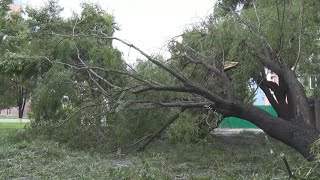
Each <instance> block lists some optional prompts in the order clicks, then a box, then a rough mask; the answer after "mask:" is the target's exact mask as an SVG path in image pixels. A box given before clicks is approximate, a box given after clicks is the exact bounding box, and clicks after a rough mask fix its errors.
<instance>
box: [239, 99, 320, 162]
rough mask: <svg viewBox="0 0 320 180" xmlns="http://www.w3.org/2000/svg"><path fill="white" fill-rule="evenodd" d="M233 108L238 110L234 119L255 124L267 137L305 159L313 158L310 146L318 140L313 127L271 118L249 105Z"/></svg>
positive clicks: (301, 121) (301, 120) (300, 121)
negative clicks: (295, 151) (285, 145)
mask: <svg viewBox="0 0 320 180" xmlns="http://www.w3.org/2000/svg"><path fill="white" fill-rule="evenodd" d="M234 108H237V109H239V111H238V113H237V114H236V117H239V118H242V119H246V120H248V121H249V122H251V123H253V124H255V125H256V126H258V127H259V128H261V129H262V130H263V131H264V132H265V133H266V134H268V135H269V136H271V137H273V138H275V139H277V140H279V141H281V142H283V143H285V144H287V145H288V146H290V147H292V148H294V149H295V150H297V151H298V152H299V153H300V154H301V155H302V156H303V157H305V158H306V159H308V160H311V159H312V158H313V155H312V154H311V153H310V146H311V145H312V144H313V143H314V142H315V141H316V140H317V139H318V138H319V133H318V131H317V130H316V128H315V127H314V126H310V125H309V124H308V123H305V122H307V121H306V120H303V119H298V120H295V121H288V120H285V119H282V118H277V117H272V116H271V115H270V114H268V113H267V112H265V111H263V110H261V109H259V108H257V107H254V106H250V105H245V106H244V105H238V104H235V105H234ZM297 122H299V123H297Z"/></svg>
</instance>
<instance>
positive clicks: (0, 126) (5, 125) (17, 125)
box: [0, 122, 27, 129]
mask: <svg viewBox="0 0 320 180" xmlns="http://www.w3.org/2000/svg"><path fill="white" fill-rule="evenodd" d="M26 124H27V123H12V122H0V129H17V128H24V126H25V125H26Z"/></svg>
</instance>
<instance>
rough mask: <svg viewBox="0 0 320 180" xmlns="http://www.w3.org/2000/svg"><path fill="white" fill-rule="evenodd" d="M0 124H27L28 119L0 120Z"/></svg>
mask: <svg viewBox="0 0 320 180" xmlns="http://www.w3.org/2000/svg"><path fill="white" fill-rule="evenodd" d="M0 122H7V123H10V122H11V123H29V122H30V120H29V119H0Z"/></svg>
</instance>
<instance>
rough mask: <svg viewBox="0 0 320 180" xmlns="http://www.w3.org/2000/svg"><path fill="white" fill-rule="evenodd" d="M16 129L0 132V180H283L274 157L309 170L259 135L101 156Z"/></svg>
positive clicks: (283, 172) (294, 155) (298, 158)
mask: <svg viewBox="0 0 320 180" xmlns="http://www.w3.org/2000/svg"><path fill="white" fill-rule="evenodd" d="M22 131H23V130H15V131H14V132H11V131H10V130H5V131H4V130H2V131H1V130H0V167H1V168H0V179H115V180H118V179H129V180H130V179H132V180H138V179H203V180H204V179H208V180H209V179H235V180H236V179H237V180H238V179H244V180H247V179H257V180H260V179H287V172H286V168H285V165H284V163H283V162H282V160H281V158H280V157H279V154H280V153H284V154H285V155H286V157H287V159H288V161H289V164H290V165H291V168H292V170H293V171H294V172H298V170H299V171H300V173H304V171H306V172H308V170H310V169H307V170H305V169H304V168H303V167H304V166H301V165H303V164H306V162H305V160H304V159H302V158H301V156H300V155H299V154H297V153H296V152H295V151H293V150H292V149H290V148H288V147H286V146H284V145H283V144H281V143H278V142H276V141H274V140H267V139H266V138H265V136H264V135H263V134H260V135H253V134H249V133H243V134H241V135H239V136H234V137H230V136H229V137H224V136H215V137H212V138H210V139H209V140H208V142H200V143H197V144H179V143H175V144H172V143H168V142H165V141H157V142H154V143H153V144H152V145H151V146H150V147H149V148H147V149H146V150H145V151H144V152H140V153H128V154H123V155H121V153H115V154H108V155H102V154H95V153H89V152H82V151H75V150H71V149H69V148H68V147H66V146H65V145H61V144H59V143H57V142H53V141H49V140H45V139H43V138H37V139H34V140H31V139H29V138H26V137H27V136H23V133H21V132H22ZM12 133H17V134H19V136H18V137H20V139H19V138H18V139H17V138H12V137H14V136H12ZM9 134H11V135H9ZM271 150H272V151H273V152H275V154H273V153H270V151H271ZM310 171H311V173H310V174H312V170H310ZM313 171H319V169H316V170H313ZM311 178H312V177H311V175H309V177H308V178H307V179H311Z"/></svg>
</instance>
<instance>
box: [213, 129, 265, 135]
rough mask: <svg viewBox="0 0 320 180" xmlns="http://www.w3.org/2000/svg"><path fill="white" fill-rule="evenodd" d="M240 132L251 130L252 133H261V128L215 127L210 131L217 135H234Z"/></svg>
mask: <svg viewBox="0 0 320 180" xmlns="http://www.w3.org/2000/svg"><path fill="white" fill-rule="evenodd" d="M241 132H252V133H263V131H262V129H254V128H237V129H232V128H217V129H215V130H213V131H212V134H217V135H235V134H239V133H241Z"/></svg>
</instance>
